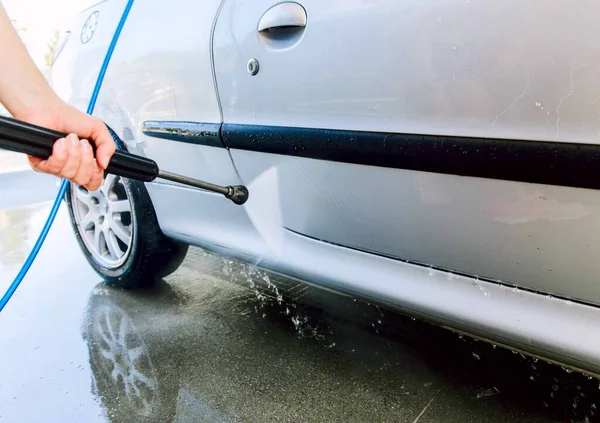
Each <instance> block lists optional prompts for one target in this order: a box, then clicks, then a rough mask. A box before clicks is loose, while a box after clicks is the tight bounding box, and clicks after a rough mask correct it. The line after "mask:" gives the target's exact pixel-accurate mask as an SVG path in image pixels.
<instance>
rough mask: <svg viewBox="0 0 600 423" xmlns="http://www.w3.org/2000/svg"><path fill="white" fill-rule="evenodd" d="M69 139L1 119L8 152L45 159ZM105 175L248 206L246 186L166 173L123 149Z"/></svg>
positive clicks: (0, 143)
mask: <svg viewBox="0 0 600 423" xmlns="http://www.w3.org/2000/svg"><path fill="white" fill-rule="evenodd" d="M66 136H67V134H63V133H60V132H57V131H54V130H51V129H47V128H43V127H40V126H37V125H32V124H30V123H25V122H22V121H19V120H16V119H13V118H10V117H4V116H0V148H3V149H5V150H11V151H15V152H17V153H23V154H28V155H30V156H34V157H38V158H40V159H42V160H44V159H47V158H48V157H50V156H51V155H52V148H53V146H54V142H55V141H56V140H58V139H59V138H65V137H66ZM90 145H91V146H92V149H93V151H94V156H95V154H96V147H95V145H94V143H93V142H90ZM105 173H110V174H113V175H118V176H122V177H124V178H130V179H135V180H138V181H143V182H151V181H153V180H154V179H156V178H161V179H167V180H169V181H173V182H178V183H180V184H184V185H188V186H192V187H195V188H200V189H204V190H207V191H211V192H216V193H219V194H223V195H224V196H225V197H226V198H228V199H230V200H231V201H233V202H234V203H235V204H244V203H245V202H246V200H248V189H247V188H246V187H245V186H243V185H236V186H220V185H215V184H211V183H209V182H204V181H199V180H197V179H193V178H188V177H187V176H182V175H177V174H175V173H171V172H166V171H164V170H161V169H159V168H158V164H156V162H155V161H154V160H151V159H149V158H147V157H141V156H137V155H135V154H131V153H128V152H127V151H123V150H117V151H115V154H113V156H112V157H111V160H110V163H109V165H108V167H107V168H106V171H105Z"/></svg>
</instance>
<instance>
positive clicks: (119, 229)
mask: <svg viewBox="0 0 600 423" xmlns="http://www.w3.org/2000/svg"><path fill="white" fill-rule="evenodd" d="M110 229H111V230H112V231H113V232H114V234H115V235H116V236H117V237H119V239H120V240H121V241H123V242H124V243H125V245H129V241H131V232H129V229H128V228H126V227H125V225H123V224H122V223H121V222H120V221H118V220H113V221H112V222H110Z"/></svg>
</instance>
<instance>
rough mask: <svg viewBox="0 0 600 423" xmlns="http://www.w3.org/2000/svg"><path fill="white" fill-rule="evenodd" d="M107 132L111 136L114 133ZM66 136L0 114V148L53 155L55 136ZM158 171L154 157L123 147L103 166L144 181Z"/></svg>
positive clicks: (44, 157) (108, 170) (31, 154)
mask: <svg viewBox="0 0 600 423" xmlns="http://www.w3.org/2000/svg"><path fill="white" fill-rule="evenodd" d="M110 132H111V135H112V136H113V138H114V137H116V135H115V134H114V133H113V132H112V131H110ZM66 136H67V134H63V133H61V132H58V131H54V130H51V129H47V128H43V127H41V126H37V125H33V124H30V123H26V122H22V121H19V120H17V119H13V118H10V117H5V116H0V148H4V149H7V150H12V151H16V152H18V153H24V154H29V155H30V156H34V157H39V158H40V159H47V158H48V157H50V156H51V155H52V148H53V146H54V143H55V142H56V140H58V139H59V138H64V137H66ZM90 145H91V146H92V150H93V151H94V156H95V155H96V146H95V145H94V143H93V142H90ZM158 172H159V169H158V165H157V164H156V162H155V161H154V160H151V159H148V158H146V157H141V156H136V155H134V154H131V153H128V152H126V151H123V150H117V151H115V154H113V156H112V158H111V160H110V163H109V165H108V167H107V169H106V173H111V174H113V175H118V176H123V177H125V178H131V179H136V180H139V181H144V182H150V181H153V180H154V179H155V178H156V177H157V176H158Z"/></svg>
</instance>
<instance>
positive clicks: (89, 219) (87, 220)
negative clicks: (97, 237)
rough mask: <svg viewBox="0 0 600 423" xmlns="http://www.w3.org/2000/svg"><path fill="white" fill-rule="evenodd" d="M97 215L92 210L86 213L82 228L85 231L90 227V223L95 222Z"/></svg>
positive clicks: (82, 220)
mask: <svg viewBox="0 0 600 423" xmlns="http://www.w3.org/2000/svg"><path fill="white" fill-rule="evenodd" d="M95 217H96V216H94V213H92V211H91V210H88V212H87V214H86V215H85V217H84V218H83V219H81V224H80V225H81V229H83V230H84V231H86V230H88V228H89V227H90V225H91V224H92V223H93V222H94V218H95Z"/></svg>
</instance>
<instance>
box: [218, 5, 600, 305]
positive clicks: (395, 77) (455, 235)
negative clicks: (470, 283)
mask: <svg viewBox="0 0 600 423" xmlns="http://www.w3.org/2000/svg"><path fill="white" fill-rule="evenodd" d="M598 12H600V5H599V4H598V3H595V2H592V1H583V2H578V3H577V5H574V4H571V3H565V2H560V1H550V2H522V1H519V0H507V1H503V2H488V1H479V0H435V1H428V2H419V1H414V0H370V1H364V0H330V1H326V2H323V1H317V0H302V1H299V2H276V1H273V0H254V1H252V2H247V1H243V0H225V2H224V5H223V7H222V10H221V12H220V14H219V17H218V21H217V25H216V27H215V33H214V62H215V70H216V80H217V87H218V91H219V95H220V99H221V103H222V108H223V119H224V126H223V129H222V134H223V140H224V142H225V144H226V145H227V147H228V148H230V149H231V152H232V157H233V158H234V161H235V163H236V166H237V168H238V170H239V172H240V175H241V177H242V179H244V181H245V182H246V183H247V184H252V181H254V180H256V179H257V178H259V177H260V176H261V175H264V174H265V173H266V172H268V171H270V170H273V172H271V174H272V175H276V176H274V177H275V178H276V179H277V183H276V184H267V185H261V187H264V188H256V189H255V190H254V192H253V191H251V196H252V195H258V194H260V195H261V196H265V197H269V196H270V197H271V198H276V199H277V202H276V204H277V205H276V207H277V208H278V209H279V210H278V213H280V216H281V221H280V222H279V221H277V222H276V221H274V223H273V224H274V225H275V224H278V225H281V227H283V228H285V230H289V231H293V232H295V233H297V234H302V235H304V236H307V237H310V238H314V239H318V240H321V241H323V242H329V243H333V244H337V245H341V246H345V247H349V248H354V249H359V250H363V251H366V252H369V253H373V254H379V255H384V256H389V257H392V258H395V259H400V260H405V261H409V262H413V263H419V264H423V265H426V266H432V267H436V268H441V269H446V270H449V271H453V272H457V273H462V274H467V275H471V276H474V277H480V278H485V279H489V280H494V281H499V282H503V283H507V284H510V285H517V286H521V287H524V288H527V289H533V290H536V291H542V292H549V293H553V294H556V295H561V296H565V297H572V298H577V299H580V300H584V301H589V302H595V303H600V291H599V290H598V289H597V288H596V282H595V275H596V274H597V272H598V270H600V269H599V266H598V264H597V263H598V260H597V257H599V256H600V243H598V242H597V236H596V233H595V230H594V229H591V228H598V227H600V214H599V208H598V207H599V205H600V195H599V193H598V191H597V188H598V184H597V183H596V182H594V180H595V177H594V175H595V172H596V171H598V170H600V169H599V168H598V166H597V165H596V164H595V162H594V161H593V160H594V158H598V157H599V156H598V149H597V142H598V137H599V134H600V132H599V129H600V124H599V121H600V102H599V100H598V97H599V96H600V94H599V93H600V78H599V77H598V73H597V69H598V67H599V66H600V44H599V43H597V42H594V41H593V40H598V39H599V38H600V27H599V26H598V25H596V24H595V22H594V21H593V16H596V15H597V13H598ZM558 28H560V30H559V29H558ZM261 189H263V190H271V191H270V192H259V191H260V190H261ZM272 207H273V206H272Z"/></svg>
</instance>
